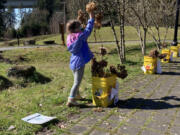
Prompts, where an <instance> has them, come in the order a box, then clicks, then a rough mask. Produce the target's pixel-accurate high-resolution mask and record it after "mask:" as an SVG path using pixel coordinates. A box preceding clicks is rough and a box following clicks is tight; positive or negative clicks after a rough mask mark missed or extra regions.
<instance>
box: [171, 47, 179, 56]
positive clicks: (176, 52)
mask: <svg viewBox="0 0 180 135" xmlns="http://www.w3.org/2000/svg"><path fill="white" fill-rule="evenodd" d="M171 53H173V57H174V58H177V57H178V46H171Z"/></svg>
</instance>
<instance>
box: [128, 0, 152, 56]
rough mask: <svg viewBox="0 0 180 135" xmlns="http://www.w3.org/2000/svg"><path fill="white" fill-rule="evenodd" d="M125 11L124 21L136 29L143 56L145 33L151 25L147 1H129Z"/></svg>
mask: <svg viewBox="0 0 180 135" xmlns="http://www.w3.org/2000/svg"><path fill="white" fill-rule="evenodd" d="M127 9H128V10H127V14H128V15H127V16H128V17H126V21H127V23H129V24H130V25H131V26H133V27H134V28H135V29H136V31H137V34H138V36H139V39H140V46H141V50H142V54H143V55H145V54H146V40H147V32H148V28H149V27H150V24H151V20H150V19H149V14H150V13H151V11H150V10H149V8H148V0H134V1H132V0H129V1H128V8H127Z"/></svg>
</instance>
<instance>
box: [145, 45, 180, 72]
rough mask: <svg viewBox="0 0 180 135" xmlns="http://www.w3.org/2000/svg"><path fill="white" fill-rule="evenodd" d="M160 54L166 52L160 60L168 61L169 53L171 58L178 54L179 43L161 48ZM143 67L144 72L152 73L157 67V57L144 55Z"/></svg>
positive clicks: (179, 53)
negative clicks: (164, 56)
mask: <svg viewBox="0 0 180 135" xmlns="http://www.w3.org/2000/svg"><path fill="white" fill-rule="evenodd" d="M162 54H167V56H166V58H164V59H162V60H161V62H163V63H169V62H170V58H171V54H172V57H173V58H177V57H178V56H180V44H178V46H171V48H170V49H162ZM144 67H145V69H146V71H145V72H144V73H145V74H154V73H156V69H157V58H152V57H149V56H144Z"/></svg>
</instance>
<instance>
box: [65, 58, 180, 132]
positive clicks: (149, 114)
mask: <svg viewBox="0 0 180 135" xmlns="http://www.w3.org/2000/svg"><path fill="white" fill-rule="evenodd" d="M178 61H179V62H178ZM163 71H164V73H163V74H162V75H140V76H138V77H137V78H136V79H134V80H130V81H129V82H126V83H124V84H123V86H121V90H122V92H121V93H120V99H121V100H120V104H119V106H118V107H115V108H104V109H103V110H104V111H103V112H95V111H94V110H93V109H92V108H82V109H81V113H80V114H77V115H74V116H73V117H71V118H69V122H68V123H66V124H65V125H66V126H67V128H65V129H64V135H68V134H70V135H82V134H90V135H180V59H177V61H176V62H173V63H169V64H165V65H163Z"/></svg>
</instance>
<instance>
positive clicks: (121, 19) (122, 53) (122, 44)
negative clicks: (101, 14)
mask: <svg viewBox="0 0 180 135" xmlns="http://www.w3.org/2000/svg"><path fill="white" fill-rule="evenodd" d="M117 4H118V13H119V26H120V40H121V42H120V57H121V61H122V63H124V62H125V61H126V57H125V39H124V37H125V36H124V35H125V33H124V13H125V7H124V6H125V1H124V0H123V3H122V11H121V4H120V0H119V1H118V3H117Z"/></svg>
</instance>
